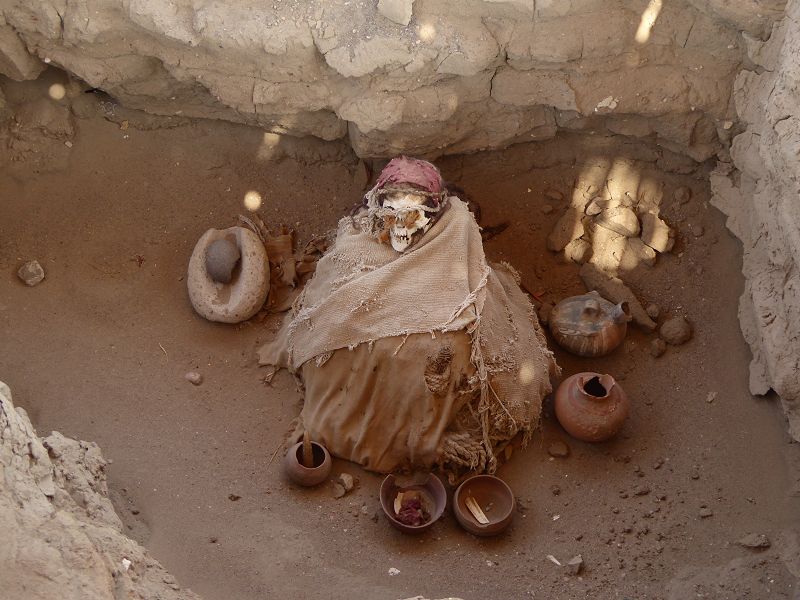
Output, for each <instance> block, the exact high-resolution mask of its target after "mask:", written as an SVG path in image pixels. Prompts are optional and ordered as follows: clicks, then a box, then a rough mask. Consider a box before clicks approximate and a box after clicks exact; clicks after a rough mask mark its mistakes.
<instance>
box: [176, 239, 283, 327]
mask: <svg viewBox="0 0 800 600" xmlns="http://www.w3.org/2000/svg"><path fill="white" fill-rule="evenodd" d="M218 240H228V241H229V242H231V243H233V244H235V245H236V248H237V249H238V251H239V254H240V258H239V261H238V264H237V265H236V268H235V269H234V271H233V273H232V277H231V280H230V282H228V283H221V282H218V281H214V279H213V278H212V277H211V275H210V274H209V273H208V270H207V268H206V259H207V256H208V251H209V248H210V247H211V245H212V244H213V243H214V242H216V241H218ZM186 285H187V288H188V290H189V300H190V301H191V303H192V306H193V307H194V309H195V311H197V314H199V315H200V316H201V317H204V318H206V319H208V320H209V321H217V322H219V323H241V322H242V321H246V320H247V319H249V318H250V317H252V316H253V315H255V314H256V313H257V312H258V311H259V310H261V307H262V306H264V302H265V301H266V299H267V294H268V293H269V260H268V257H267V251H266V249H265V248H264V244H263V243H261V240H260V239H259V238H258V236H257V235H256V234H255V233H253V232H252V231H250V230H249V229H246V228H244V227H229V228H228V229H209V230H208V231H206V232H205V233H204V234H203V236H202V237H201V238H200V239H199V240H198V242H197V244H196V245H195V247H194V251H193V252H192V257H191V258H190V259H189V269H188V273H187V277H186Z"/></svg>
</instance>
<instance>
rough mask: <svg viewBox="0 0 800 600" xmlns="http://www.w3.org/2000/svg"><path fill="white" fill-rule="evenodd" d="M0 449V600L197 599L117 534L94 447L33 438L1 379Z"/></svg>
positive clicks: (120, 531) (119, 529)
mask: <svg viewBox="0 0 800 600" xmlns="http://www.w3.org/2000/svg"><path fill="white" fill-rule="evenodd" d="M0 449H2V450H0V473H2V475H0V481H2V482H3V483H2V484H0V523H3V524H4V525H3V527H2V542H0V565H2V566H0V582H1V583H0V585H1V586H2V592H0V596H2V598H4V599H6V598H8V599H12V598H13V599H17V598H18V599H23V598H24V599H25V600H50V599H52V598H65V599H66V598H81V599H89V598H109V597H114V596H115V595H117V594H116V592H114V590H118V591H120V590H124V592H120V593H121V594H122V596H121V597H125V598H160V599H162V600H199V599H198V597H197V596H195V595H194V594H193V593H192V592H190V591H188V590H181V589H180V586H178V584H177V583H176V582H175V579H174V578H173V577H172V576H170V575H169V573H167V572H166V571H165V570H164V569H163V567H162V566H161V565H160V564H159V563H158V562H157V561H156V560H155V559H154V558H153V557H152V556H150V555H149V554H148V553H147V551H146V550H145V549H144V548H142V547H141V546H140V545H139V544H137V543H136V542H135V541H133V540H132V539H130V538H128V537H127V536H125V535H124V533H123V524H122V521H121V520H120V518H119V517H118V516H117V514H116V512H115V511H114V506H113V505H112V504H111V501H110V500H109V498H108V485H107V482H106V465H107V464H108V461H106V459H105V458H104V457H103V455H102V452H101V451H100V448H99V447H98V446H97V444H94V443H92V442H82V441H81V442H79V441H78V440H73V439H70V438H67V437H64V436H63V435H61V434H60V433H58V432H57V431H54V432H52V433H51V434H50V435H49V436H48V437H46V438H44V439H43V438H40V437H39V436H38V435H36V431H35V430H34V428H33V425H31V422H30V420H29V418H28V416H27V414H26V413H25V411H24V410H22V409H21V408H16V407H15V406H14V404H13V402H12V399H11V391H10V390H9V388H8V386H7V385H6V384H4V383H2V382H0ZM123 560H124V561H127V562H123ZM85 561H89V562H85ZM125 565H127V566H128V569H126V568H125ZM167 580H168V581H169V583H167Z"/></svg>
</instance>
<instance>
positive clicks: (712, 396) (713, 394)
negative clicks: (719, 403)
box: [706, 392, 717, 404]
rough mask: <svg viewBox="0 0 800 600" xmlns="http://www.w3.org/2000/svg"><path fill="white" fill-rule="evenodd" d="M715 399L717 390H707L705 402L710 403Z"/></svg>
mask: <svg viewBox="0 0 800 600" xmlns="http://www.w3.org/2000/svg"><path fill="white" fill-rule="evenodd" d="M716 399H717V392H708V395H707V396H706V402H708V403H709V404H711V403H712V402H713V401H714V400H716Z"/></svg>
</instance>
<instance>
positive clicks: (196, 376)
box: [184, 371, 203, 385]
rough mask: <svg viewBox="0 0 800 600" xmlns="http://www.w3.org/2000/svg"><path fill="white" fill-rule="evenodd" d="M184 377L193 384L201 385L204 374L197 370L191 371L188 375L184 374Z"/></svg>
mask: <svg viewBox="0 0 800 600" xmlns="http://www.w3.org/2000/svg"><path fill="white" fill-rule="evenodd" d="M184 378H185V379H186V381H188V382H189V383H191V384H192V385H200V384H201V383H203V375H202V374H201V373H198V372H197V371H189V372H188V373H187V374H186V375H184Z"/></svg>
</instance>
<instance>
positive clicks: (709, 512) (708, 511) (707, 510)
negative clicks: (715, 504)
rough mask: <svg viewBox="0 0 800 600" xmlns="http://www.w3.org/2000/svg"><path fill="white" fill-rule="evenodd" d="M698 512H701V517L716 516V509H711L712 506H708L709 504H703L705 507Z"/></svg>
mask: <svg viewBox="0 0 800 600" xmlns="http://www.w3.org/2000/svg"><path fill="white" fill-rule="evenodd" d="M697 514H699V515H700V518H701V519H707V518H709V517H712V516H714V511H713V510H711V509H710V508H708V507H707V506H703V507H702V508H701V509H700V512H698V513H697Z"/></svg>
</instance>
